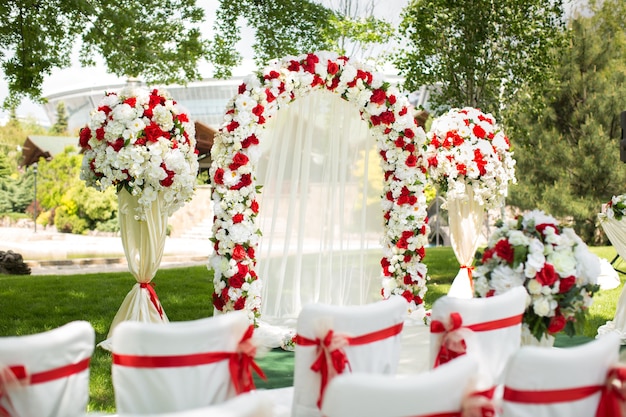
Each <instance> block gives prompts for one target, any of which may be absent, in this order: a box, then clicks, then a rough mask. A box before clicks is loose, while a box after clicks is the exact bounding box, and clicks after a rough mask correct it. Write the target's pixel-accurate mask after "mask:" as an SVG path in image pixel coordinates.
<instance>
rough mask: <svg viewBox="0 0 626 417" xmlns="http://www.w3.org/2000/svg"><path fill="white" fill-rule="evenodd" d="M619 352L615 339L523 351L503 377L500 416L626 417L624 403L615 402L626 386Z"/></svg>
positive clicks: (625, 369) (608, 338) (518, 354)
mask: <svg viewBox="0 0 626 417" xmlns="http://www.w3.org/2000/svg"><path fill="white" fill-rule="evenodd" d="M619 348H620V338H619V335H617V334H616V333H610V334H607V335H605V336H603V337H601V338H599V339H596V340H593V341H591V342H588V343H585V344H583V345H580V346H575V347H570V348H546V347H538V346H524V347H522V348H521V349H520V350H519V351H518V352H517V353H515V355H513V357H512V358H511V360H510V361H509V364H508V366H507V369H506V371H505V378H504V392H503V398H502V416H503V417H531V416H532V417H561V416H567V417H589V416H596V415H597V416H607V417H608V416H612V417H619V416H623V415H626V414H624V413H623V412H622V411H621V410H620V408H621V407H623V404H624V403H623V401H616V402H615V401H614V400H615V399H616V394H617V397H619V396H620V395H623V394H620V393H616V392H615V391H614V390H615V389H617V390H619V389H620V386H621V385H622V384H621V383H620V381H625V380H626V368H620V367H617V362H618V360H619ZM621 389H622V393H623V392H624V391H623V388H621ZM601 398H603V401H602V402H601ZM600 405H602V412H601V413H598V414H596V410H598V409H599V408H600ZM615 406H616V407H617V408H612V407H615ZM604 407H609V409H608V410H607V409H606V408H604Z"/></svg>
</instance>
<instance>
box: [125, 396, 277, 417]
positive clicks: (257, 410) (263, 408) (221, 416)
mask: <svg viewBox="0 0 626 417" xmlns="http://www.w3.org/2000/svg"><path fill="white" fill-rule="evenodd" d="M152 415H154V416H158V417H273V416H274V414H273V409H272V403H271V401H270V399H269V397H268V396H267V395H265V393H264V392H261V391H254V392H248V393H245V394H240V395H238V396H236V397H234V398H231V399H230V400H227V401H225V402H223V403H221V404H216V405H211V406H208V407H202V408H196V409H193V410H185V411H178V412H174V413H159V414H152ZM148 416H149V414H118V417H148Z"/></svg>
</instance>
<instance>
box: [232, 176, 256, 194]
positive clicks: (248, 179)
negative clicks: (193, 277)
mask: <svg viewBox="0 0 626 417" xmlns="http://www.w3.org/2000/svg"><path fill="white" fill-rule="evenodd" d="M250 184H252V176H251V175H250V174H243V175H242V176H241V180H239V182H238V183H237V184H235V185H233V186H232V187H230V189H231V190H241V189H242V188H243V187H247V186H248V185H250Z"/></svg>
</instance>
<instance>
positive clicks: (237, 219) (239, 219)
mask: <svg viewBox="0 0 626 417" xmlns="http://www.w3.org/2000/svg"><path fill="white" fill-rule="evenodd" d="M242 221H243V214H241V213H237V214H235V215H234V216H233V223H235V224H237V223H241V222H242Z"/></svg>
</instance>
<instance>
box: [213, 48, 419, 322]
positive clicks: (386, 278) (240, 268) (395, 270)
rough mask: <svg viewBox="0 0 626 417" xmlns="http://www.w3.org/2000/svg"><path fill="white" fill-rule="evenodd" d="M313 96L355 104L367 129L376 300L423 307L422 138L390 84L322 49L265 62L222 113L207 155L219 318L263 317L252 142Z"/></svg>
mask: <svg viewBox="0 0 626 417" xmlns="http://www.w3.org/2000/svg"><path fill="white" fill-rule="evenodd" d="M315 90H326V91H330V92H332V93H334V94H337V95H338V96H340V97H341V98H343V99H344V100H347V101H351V102H353V103H354V104H356V106H357V107H358V109H359V111H360V115H361V119H362V120H364V121H365V122H367V123H368V126H369V129H370V132H371V133H372V134H373V136H374V138H375V140H376V142H377V148H378V152H379V154H380V156H381V158H380V160H381V167H382V170H383V172H384V184H383V196H382V197H381V199H382V213H381V217H382V218H383V219H382V220H383V221H384V230H385V233H384V236H383V237H382V244H383V253H384V255H383V257H382V259H381V261H380V264H381V277H382V289H381V294H382V296H383V297H384V298H387V297H390V296H393V295H399V296H403V297H405V298H406V299H407V300H408V301H409V303H410V312H417V311H421V310H423V297H424V294H425V292H426V281H427V274H426V266H425V265H424V264H423V263H422V262H421V261H422V259H423V258H424V255H425V250H424V245H425V244H426V243H427V241H428V239H427V234H428V226H427V213H426V200H425V196H424V184H426V174H425V173H426V166H427V162H426V161H425V158H423V157H422V152H423V150H424V148H425V144H426V136H425V133H424V131H423V129H422V128H421V127H419V126H418V125H417V123H416V121H415V119H414V116H413V113H412V112H411V110H410V103H409V102H408V99H407V98H406V97H405V96H403V95H401V94H400V93H399V91H398V90H397V89H396V88H395V87H394V86H392V85H390V84H389V83H387V82H384V81H383V80H382V77H381V76H379V75H377V74H375V73H374V72H373V71H372V70H371V69H369V68H368V67H366V66H364V65H362V64H359V63H357V62H353V61H350V60H349V59H348V58H347V57H343V56H338V55H336V54H333V53H329V52H319V53H311V54H305V55H300V56H297V57H286V58H284V59H281V60H275V61H272V62H270V63H269V65H268V66H267V67H266V68H265V69H264V70H263V71H262V73H261V74H260V75H259V76H257V77H254V76H253V77H250V78H249V79H247V80H246V81H245V82H244V83H243V84H241V85H240V86H239V90H238V94H237V95H236V96H235V97H234V98H233V99H232V100H231V101H230V102H229V104H228V105H227V107H226V113H225V120H224V123H223V125H222V126H221V128H220V130H219V132H218V134H216V136H215V141H214V145H213V148H212V151H211V156H212V160H213V162H212V165H211V169H210V178H211V182H212V185H213V203H214V214H215V217H214V224H213V238H212V241H213V243H214V252H213V253H212V254H211V258H210V267H211V268H212V269H213V270H214V287H215V292H214V294H213V305H214V307H215V309H216V311H219V312H228V311H232V310H246V311H248V313H249V316H250V319H251V320H256V319H257V318H258V317H259V316H260V305H261V280H262V278H263V277H259V276H257V274H256V272H255V266H256V255H255V253H256V250H257V248H258V243H259V236H260V230H259V228H258V226H257V221H256V218H257V215H258V213H259V209H260V207H259V203H258V201H257V197H258V196H259V193H260V187H258V186H257V184H256V177H255V172H256V167H257V163H258V159H259V153H260V151H259V146H258V145H259V143H260V142H261V141H263V137H264V133H265V126H266V122H267V121H268V120H269V119H271V118H272V117H274V116H275V115H276V113H277V111H278V110H279V109H281V108H283V107H285V106H288V105H289V104H290V103H291V102H293V101H294V100H297V99H298V98H300V97H304V96H306V95H307V94H309V93H311V92H312V91H315Z"/></svg>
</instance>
